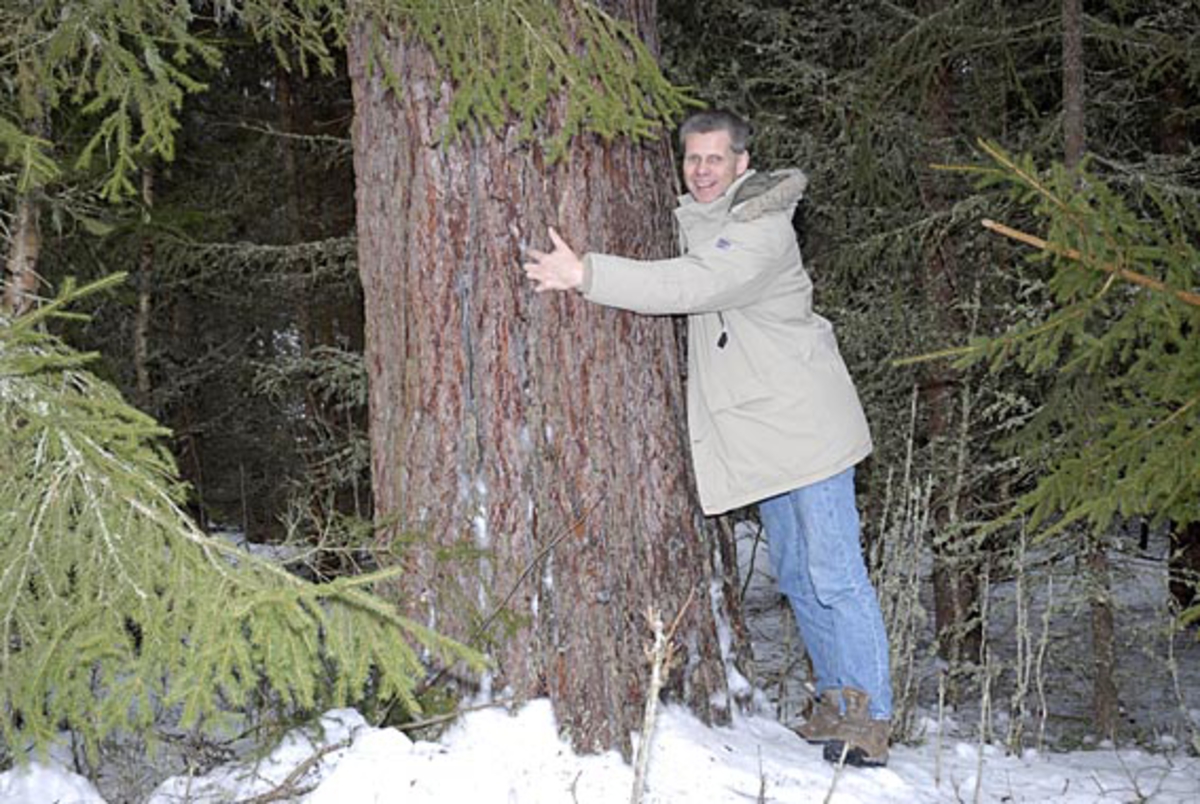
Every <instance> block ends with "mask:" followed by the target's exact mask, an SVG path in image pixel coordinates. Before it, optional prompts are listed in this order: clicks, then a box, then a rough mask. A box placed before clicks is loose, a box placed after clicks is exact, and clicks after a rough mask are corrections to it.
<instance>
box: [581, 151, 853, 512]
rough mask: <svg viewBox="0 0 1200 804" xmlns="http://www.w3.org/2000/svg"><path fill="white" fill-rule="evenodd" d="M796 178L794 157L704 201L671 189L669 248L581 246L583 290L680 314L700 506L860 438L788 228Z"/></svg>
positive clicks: (832, 465) (816, 474) (750, 496)
mask: <svg viewBox="0 0 1200 804" xmlns="http://www.w3.org/2000/svg"><path fill="white" fill-rule="evenodd" d="M806 185H807V179H806V178H805V176H804V174H803V173H801V172H800V171H798V170H788V171H779V172H774V173H770V174H766V173H756V172H755V171H752V170H751V171H747V172H746V173H744V174H743V175H742V176H740V177H739V178H738V179H737V181H736V182H734V184H733V185H731V186H730V188H729V189H728V190H727V191H726V192H725V194H724V195H722V196H721V197H720V198H718V199H716V200H715V201H712V202H710V203H707V204H701V203H697V202H695V201H694V199H692V197H691V196H690V195H686V196H683V197H682V198H681V199H680V206H679V208H678V209H676V211H675V217H676V219H677V220H678V222H679V226H680V245H681V249H682V251H683V255H682V256H680V257H676V258H673V259H666V260H650V261H645V260H631V259H626V258H623V257H615V256H612V255H608V254H587V255H585V257H584V260H583V263H584V280H583V285H582V287H581V288H580V290H581V292H582V293H583V294H584V297H585V298H587V299H588V300H589V301H592V302H596V303H598V304H603V305H607V306H609V307H619V308H622V309H626V310H633V311H635V312H639V313H645V314H678V313H685V314H687V316H688V393H687V400H688V401H687V407H688V431H689V435H690V438H691V448H692V462H693V465H694V467H695V474H696V484H697V487H698V490H699V493H700V503H701V505H702V506H703V508H704V511H705V513H707V514H719V513H722V512H725V511H729V510H731V509H734V508H739V507H741V506H744V505H748V504H750V503H754V502H758V501H760V500H764V499H767V498H769V497H773V496H775V495H777V494H782V493H784V492H788V491H791V490H792V489H795V488H799V487H801V486H805V485H808V484H810V483H814V482H816V481H819V480H824V479H825V478H828V477H832V476H833V475H836V474H837V473H839V472H841V471H842V470H844V469H847V468H849V467H851V466H853V465H855V464H856V463H858V462H859V461H861V460H862V459H863V458H865V457H866V456H867V455H868V454H869V453H870V452H871V435H870V431H869V429H868V427H867V420H866V417H865V416H864V414H863V410H862V405H861V404H860V403H859V399H858V394H857V392H856V391H855V388H854V383H853V381H852V380H851V379H850V374H849V372H848V371H847V370H846V366H845V364H844V363H843V361H842V358H841V355H840V354H839V353H838V347H837V341H836V339H835V337H834V334H833V327H832V326H831V325H830V323H829V321H827V320H826V319H824V318H822V317H821V316H819V315H817V314H816V313H814V312H813V310H812V282H811V281H810V279H809V277H808V274H807V273H806V272H805V270H804V265H803V263H802V261H801V258H800V249H799V247H798V245H797V244H796V235H795V232H794V230H793V229H792V213H793V211H794V210H795V208H796V204H797V203H798V202H799V200H800V198H801V196H802V195H803V194H804V189H805V187H806Z"/></svg>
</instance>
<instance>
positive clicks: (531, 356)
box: [350, 0, 728, 752]
mask: <svg viewBox="0 0 1200 804" xmlns="http://www.w3.org/2000/svg"><path fill="white" fill-rule="evenodd" d="M613 5H614V4H607V6H608V8H607V10H609V11H610V12H611V13H616V14H618V15H619V16H624V17H626V18H629V19H637V20H638V22H639V23H640V24H641V25H642V26H643V29H642V30H643V31H645V27H644V26H645V25H646V24H647V23H646V19H647V18H649V19H652V18H653V14H652V13H649V14H647V11H646V7H645V3H638V2H630V0H626V2H624V3H621V4H616V5H620V6H624V8H616V9H614V8H612V6H613ZM652 9H653V4H651V5H650V11H651V12H652ZM367 46H368V42H367V34H366V32H365V31H359V32H357V33H356V35H354V36H353V37H352V40H351V46H350V72H351V80H352V85H353V89H354V102H355V113H356V119H355V125H354V163H355V172H356V182H357V209H358V224H357V228H358V237H359V270H360V274H361V279H362V283H363V289H364V291H365V305H366V308H365V314H366V357H367V361H368V371H369V375H370V382H371V390H370V437H371V447H372V479H373V484H374V494H375V506H376V510H375V515H376V521H377V522H378V523H379V524H380V539H381V541H383V542H385V543H387V544H389V545H390V546H391V547H392V548H393V549H394V551H395V556H396V560H397V561H399V562H401V563H402V564H403V566H404V568H405V570H406V571H405V572H404V574H403V576H402V578H401V580H400V581H399V588H398V589H397V593H398V594H399V596H400V603H401V605H402V606H404V607H405V608H406V609H407V610H408V611H409V613H410V614H412V615H414V616H416V617H418V618H419V619H420V620H421V621H422V622H425V623H428V624H429V625H431V626H433V627H435V628H437V629H438V630H439V631H441V632H443V633H446V634H449V635H451V636H454V637H457V638H458V639H460V640H466V641H470V642H471V643H472V644H474V645H475V646H477V647H481V648H485V649H486V650H487V651H488V652H489V653H490V654H491V655H492V656H493V657H494V659H495V662H496V671H495V677H493V678H490V679H488V680H487V683H490V684H492V685H494V686H495V688H496V689H506V690H511V693H512V695H513V696H514V697H515V699H516V700H517V701H520V700H523V699H528V698H530V697H534V696H544V695H545V696H549V697H550V699H551V700H552V702H553V705H554V708H555V712H556V715H557V717H558V722H559V726H560V729H561V730H562V731H563V732H564V733H565V734H567V735H569V737H570V738H571V740H572V742H573V744H574V745H575V747H576V748H577V749H580V750H603V749H608V748H611V747H619V748H621V749H622V750H624V751H626V752H628V749H629V735H630V733H631V731H633V730H635V729H636V727H637V725H638V722H639V720H640V713H641V707H642V705H643V692H644V688H645V679H646V676H647V672H648V669H647V666H646V658H645V653H644V647H645V646H646V644H647V643H648V641H649V639H650V632H649V630H648V627H647V622H646V617H645V615H646V612H647V609H648V608H649V607H656V608H657V609H658V610H659V611H660V612H661V613H662V615H663V616H664V617H665V618H666V619H667V621H668V622H670V621H671V620H672V619H673V618H674V617H675V616H676V615H677V614H678V613H679V612H680V611H681V610H683V609H685V607H686V612H685V613H684V614H683V616H682V619H681V622H680V625H679V630H678V633H677V637H676V642H677V644H678V645H679V649H680V657H679V661H678V662H677V663H676V666H675V669H674V672H673V673H672V675H671V683H670V684H669V690H670V691H671V692H672V693H673V694H674V695H675V697H676V698H678V699H683V700H686V701H687V703H688V704H689V705H690V706H691V707H692V708H693V709H694V710H695V711H697V712H698V713H700V714H701V715H702V716H703V717H705V718H711V719H713V720H717V721H720V720H723V719H724V717H725V716H726V714H727V709H728V705H727V704H722V703H721V702H722V701H724V700H725V695H726V692H725V691H726V681H725V672H724V665H723V663H722V659H721V655H720V650H719V644H718V635H717V627H716V622H715V618H714V612H715V611H717V612H719V611H722V610H723V609H724V606H725V604H724V603H723V601H722V598H721V597H720V595H717V596H716V597H715V598H714V594H713V590H714V589H715V588H719V586H714V584H713V583H712V578H713V558H712V556H713V555H714V553H715V551H714V550H712V549H711V548H712V546H713V538H714V536H713V531H712V529H710V528H708V526H707V523H706V521H705V520H704V519H703V517H702V516H701V515H700V514H699V513H698V508H697V507H696V505H695V503H694V498H693V494H692V490H691V489H692V485H691V481H690V478H689V472H688V463H687V461H688V457H687V453H686V451H685V450H686V446H685V445H686V438H685V432H684V421H683V394H682V385H681V370H680V365H679V361H678V351H677V347H676V341H675V339H674V330H673V327H672V324H671V321H670V320H669V319H667V318H651V317H641V316H636V315H632V314H628V313H623V312H619V311H614V310H609V309H604V308H599V307H595V306H591V305H589V304H588V303H586V302H584V301H583V300H582V299H580V298H579V297H577V296H575V295H573V294H549V295H545V296H535V295H534V294H533V293H532V292H531V290H530V288H529V287H528V285H527V283H526V281H525V280H524V277H523V275H522V273H521V271H520V270H519V264H520V262H521V247H522V244H523V243H526V242H527V243H528V244H529V245H531V246H534V247H539V246H540V247H543V248H546V247H548V245H549V244H548V240H547V236H546V226H547V225H555V226H556V227H558V229H559V231H560V232H561V233H562V234H563V236H564V237H565V238H566V239H567V240H568V241H569V242H571V243H573V244H575V246H576V247H577V248H578V249H580V250H581V251H584V250H589V251H608V252H614V253H621V254H627V255H631V256H640V257H647V258H649V257H659V256H663V255H664V254H666V253H668V251H669V249H670V244H671V243H672V241H673V233H672V223H671V217H670V214H669V209H670V206H671V205H672V204H673V201H672V193H671V191H670V188H671V186H672V179H671V177H672V172H673V167H672V165H671V156H670V149H669V147H668V146H667V145H666V143H665V142H658V143H655V144H650V145H635V144H632V143H630V142H629V141H626V140H623V139H618V140H615V141H612V142H602V141H600V140H597V139H594V138H591V137H579V138H576V140H575V141H574V142H573V143H572V144H571V146H570V148H569V152H568V153H567V154H566V155H565V157H564V158H562V159H561V160H560V161H556V162H554V163H550V162H548V161H547V160H546V156H545V154H544V152H543V150H542V148H540V147H539V146H538V145H537V144H536V143H530V142H522V141H519V140H518V138H517V136H516V129H517V125H516V124H517V122H518V121H511V123H512V125H510V126H508V127H506V128H504V129H503V130H498V131H488V132H484V133H473V132H464V133H462V134H461V135H460V136H459V137H458V138H457V139H452V140H449V141H447V140H445V139H443V135H444V134H445V133H446V132H445V131H444V130H443V126H444V124H445V121H446V117H447V105H448V101H449V99H450V93H451V92H452V91H453V90H452V87H451V86H449V85H448V84H447V83H445V82H444V80H443V78H442V77H441V76H439V74H438V71H437V68H436V67H435V66H434V64H433V63H432V61H431V59H430V57H429V54H428V52H427V51H426V50H425V49H424V48H423V47H421V46H420V45H417V44H414V43H413V42H411V41H405V40H401V39H394V40H391V41H390V42H389V45H388V47H389V49H390V53H389V55H390V59H391V62H392V65H393V66H394V67H395V68H396V70H397V71H398V74H399V78H400V84H401V85H402V86H403V88H404V90H403V93H402V94H401V95H399V96H398V95H396V94H394V93H392V92H391V91H389V90H388V89H387V88H386V86H385V83H384V80H383V77H382V75H381V72H380V71H379V69H378V68H377V67H369V66H368V59H367V58H366V55H365V50H366V48H367ZM555 114H556V113H555V112H552V113H550V115H548V120H547V121H545V125H546V126H548V127H550V128H551V129H552V128H553V126H554V120H553V118H554V115H555ZM714 599H715V600H716V601H717V604H716V605H714Z"/></svg>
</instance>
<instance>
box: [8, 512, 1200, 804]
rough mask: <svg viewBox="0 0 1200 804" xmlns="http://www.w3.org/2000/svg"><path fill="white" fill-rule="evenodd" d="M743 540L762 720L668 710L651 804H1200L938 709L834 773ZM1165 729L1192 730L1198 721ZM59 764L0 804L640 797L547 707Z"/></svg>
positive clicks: (1167, 767) (1139, 757) (1086, 756)
mask: <svg viewBox="0 0 1200 804" xmlns="http://www.w3.org/2000/svg"><path fill="white" fill-rule="evenodd" d="M747 533H748V532H746V531H743V534H742V535H743V545H744V546H745V547H746V548H747V549H745V550H743V551H742V555H743V559H744V562H745V566H744V567H743V570H744V571H745V572H751V571H752V569H753V575H751V580H752V583H751V584H749V586H748V595H747V599H746V608H747V614H748V619H749V620H750V625H751V629H752V634H753V636H754V637H755V653H756V663H757V664H758V665H759V666H760V667H759V669H760V672H759V674H758V676H757V678H758V681H759V683H760V684H763V691H762V692H761V693H760V695H758V696H757V700H758V701H759V702H760V710H761V711H760V713H758V714H747V713H738V714H737V715H736V716H735V718H734V722H733V724H732V725H731V726H728V727H719V728H709V727H706V726H705V725H704V724H702V723H700V722H699V721H698V720H696V719H695V718H694V717H693V716H692V715H691V714H690V713H689V712H687V711H686V710H684V709H681V708H678V707H673V706H667V707H665V708H664V709H663V710H662V711H661V713H660V716H659V719H658V723H657V727H656V729H655V732H654V734H653V735H652V737H651V748H650V751H651V753H650V757H651V758H650V762H649V773H648V777H647V781H646V788H645V796H644V801H645V802H647V804H668V803H669V804H678V803H679V802H687V804H726V803H727V802H764V804H765V803H767V802H770V803H771V804H791V803H792V802H795V803H796V804H799V803H800V802H828V803H829V804H854V803H855V802H863V803H864V804H875V803H882V802H905V803H906V804H922V802H975V801H978V802H1062V804H1084V803H1085V802H1157V803H1158V804H1176V803H1178V804H1184V803H1185V802H1186V803H1188V804H1194V803H1195V802H1200V759H1198V758H1197V757H1196V756H1195V755H1194V754H1195V752H1194V751H1191V750H1189V748H1188V745H1187V742H1186V741H1172V740H1170V739H1165V735H1164V739H1160V740H1158V741H1157V742H1156V743H1155V745H1156V746H1157V749H1156V750H1155V751H1154V752H1153V753H1151V752H1147V751H1144V750H1139V749H1127V748H1121V749H1119V750H1118V749H1114V748H1112V747H1111V746H1105V745H1104V744H1103V743H1099V744H1093V745H1092V747H1091V748H1090V749H1089V750H1077V751H1071V752H1049V751H1041V752H1039V751H1033V750H1026V751H1025V752H1024V753H1023V754H1022V755H1020V756H1012V755H1007V754H1006V753H1005V752H1004V751H1003V750H1002V748H999V747H997V746H995V745H982V746H981V745H980V744H979V742H978V737H977V735H978V733H979V728H978V719H977V717H976V716H974V715H972V716H971V718H973V719H969V718H968V717H967V716H966V715H962V716H961V717H955V716H953V715H950V714H946V713H942V714H941V715H940V716H939V715H938V713H937V712H936V711H932V710H925V711H923V713H922V715H921V717H919V718H918V728H917V733H918V734H920V735H921V737H920V739H918V740H917V741H916V743H915V744H913V745H898V746H894V747H893V749H892V756H891V761H890V763H889V765H888V767H887V768H883V769H872V770H862V769H855V768H844V769H838V768H835V767H834V766H831V765H830V764H828V763H826V762H825V761H824V760H823V759H822V758H821V749H820V747H818V746H810V745H807V744H806V743H804V742H803V741H802V740H800V739H799V738H798V737H797V736H796V735H795V734H794V733H793V732H791V731H790V730H789V729H788V728H787V727H786V726H785V725H781V723H780V721H783V722H784V723H788V722H793V721H795V720H796V718H797V717H798V715H797V711H796V710H797V705H796V702H797V700H798V699H799V698H800V697H802V696H803V694H804V693H803V689H802V687H803V664H802V662H799V661H798V657H799V656H800V655H801V650H800V647H799V646H798V645H797V644H796V639H795V637H791V636H789V633H790V630H791V627H792V626H791V622H790V619H789V617H788V615H787V614H786V608H785V607H783V606H781V605H779V603H778V599H777V598H778V596H777V595H776V594H775V593H774V591H773V587H772V582H771V579H770V578H769V577H768V576H767V575H766V573H765V564H766V562H765V554H763V553H762V552H761V550H760V552H759V553H758V554H757V555H756V556H755V560H754V562H753V567H752V566H751V562H750V560H749V556H750V554H751V551H750V550H749V549H748V548H749V547H750V545H751V544H752V540H750V539H748V538H745V537H746V536H747ZM1134 569H1137V568H1136V567H1135V568H1134ZM1143 569H1145V570H1146V571H1147V572H1157V571H1158V570H1157V569H1156V568H1154V567H1150V566H1148V565H1147V566H1146V567H1144V568H1143ZM1134 587H1135V585H1134V584H1128V583H1126V584H1123V586H1122V588H1123V589H1126V590H1128V589H1133V588H1134ZM1066 616H1067V618H1068V619H1070V617H1071V612H1070V611H1067V612H1066ZM997 627H1002V625H1001V624H999V623H998V624H997ZM1062 638H1065V637H1062V636H1061V635H1059V636H1056V639H1062ZM1076 655H1078V654H1076ZM1194 657H1195V653H1194V652H1192V653H1191V654H1190V655H1189V656H1188V657H1187V659H1186V661H1185V670H1186V677H1185V679H1184V683H1186V684H1191V683H1193V682H1194V681H1195V679H1196V678H1197V671H1196V669H1195V668H1194V667H1192V666H1191V665H1193V664H1195V662H1194ZM1145 666H1146V664H1145V663H1143V667H1145ZM1176 709H1178V708H1176ZM976 711H977V710H976ZM1175 715H1176V716H1177V717H1178V716H1183V717H1192V718H1196V719H1200V713H1198V712H1183V713H1182V715H1180V713H1179V712H1178V711H1176V713H1175ZM960 720H961V722H960ZM69 756H70V754H69V752H67V751H63V752H60V753H58V754H55V755H54V756H52V758H50V759H48V760H47V761H45V762H40V763H31V764H28V765H26V766H24V767H22V768H16V769H13V770H10V771H8V772H6V773H3V774H0V804H51V803H52V802H56V803H57V804H143V803H144V804H183V803H184V802H188V803H190V804H226V803H227V802H244V803H246V804H248V802H258V803H259V804H265V802H267V801H274V802H292V804H358V803H359V802H363V803H364V804H366V803H368V802H405V804H420V803H421V802H438V804H458V803H459V802H461V803H462V804H490V803H491V802H495V804H559V803H560V802H563V803H566V804H615V803H616V802H627V801H630V800H631V794H632V790H633V786H634V771H633V769H632V768H631V767H630V766H629V765H627V764H626V763H624V762H623V761H622V759H621V757H620V756H619V755H617V754H615V753H609V754H604V755H600V756H582V757H581V756H577V755H575V754H574V753H573V752H572V751H571V749H570V747H569V745H567V744H566V743H564V742H562V741H561V740H560V739H559V738H558V736H557V734H556V730H555V726H554V722H553V716H552V714H551V710H550V704H549V702H548V701H545V700H538V701H533V702H531V703H529V704H527V705H526V706H524V707H523V708H521V709H520V710H518V711H515V712H510V711H508V710H506V709H504V708H502V707H499V706H496V707H491V708H483V709H479V710H477V711H472V712H470V713H468V714H465V715H464V716H463V717H461V718H460V719H459V721H458V722H457V723H456V724H455V725H454V726H452V727H451V728H450V729H448V730H447V731H446V732H445V733H444V734H443V735H442V736H441V737H440V738H439V739H438V740H437V741H436V742H429V741H413V740H411V739H409V738H408V737H407V736H405V735H404V734H402V733H401V732H399V731H397V730H395V729H392V728H375V727H373V726H371V725H369V724H367V723H366V722H365V721H364V720H363V718H362V716H361V715H360V714H359V713H358V712H356V711H354V710H337V711H333V712H329V713H326V715H325V716H324V717H323V718H322V720H321V722H320V724H319V725H316V724H314V725H313V726H312V727H310V728H306V729H297V730H295V731H293V732H291V733H289V734H288V735H287V736H286V737H285V738H284V739H283V740H282V741H281V742H280V743H279V744H278V745H277V746H276V747H275V748H274V750H273V751H272V752H271V753H270V754H268V755H267V756H265V757H259V758H258V759H236V760H231V761H229V762H226V763H224V764H220V765H218V766H217V767H215V768H214V769H213V770H211V771H209V772H208V773H205V774H203V775H197V776H174V777H171V778H168V779H167V780H166V781H162V782H160V783H157V786H156V787H154V788H153V792H151V793H149V794H148V795H142V796H140V798H139V799H134V798H129V797H119V798H118V797H111V798H110V799H108V800H106V799H105V798H103V797H102V796H101V794H100V792H99V790H98V789H97V787H96V786H94V785H93V784H92V783H91V782H89V781H88V780H87V779H85V778H83V777H82V776H79V775H76V774H74V773H72V772H71V771H70V770H68V768H69V767H70V762H69ZM104 772H105V771H104V769H102V773H104ZM108 773H110V774H111V773H112V771H111V770H109V771H108ZM115 787H116V786H115V785H113V784H111V783H110V784H107V785H105V788H106V789H109V788H114V789H115ZM147 789H149V788H147Z"/></svg>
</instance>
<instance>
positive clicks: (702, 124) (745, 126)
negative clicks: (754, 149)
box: [679, 109, 750, 154]
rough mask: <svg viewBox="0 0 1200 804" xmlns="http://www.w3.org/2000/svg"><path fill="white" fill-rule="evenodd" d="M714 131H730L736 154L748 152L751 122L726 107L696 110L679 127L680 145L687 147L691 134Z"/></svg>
mask: <svg viewBox="0 0 1200 804" xmlns="http://www.w3.org/2000/svg"><path fill="white" fill-rule="evenodd" d="M714 131H727V132H729V140H730V144H731V146H732V149H733V152H734V153H735V154H741V153H745V152H746V145H747V143H748V142H749V140H750V124H749V123H747V122H746V121H745V120H743V119H742V118H741V117H738V116H737V115H736V114H734V113H733V112H730V111H728V110H726V109H706V110H705V111H702V112H695V113H694V114H692V115H691V116H689V117H688V119H687V120H684V121H683V125H682V126H680V127H679V147H680V148H681V149H682V148H685V147H686V140H687V138H688V135H689V134H710V133H712V132H714Z"/></svg>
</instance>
